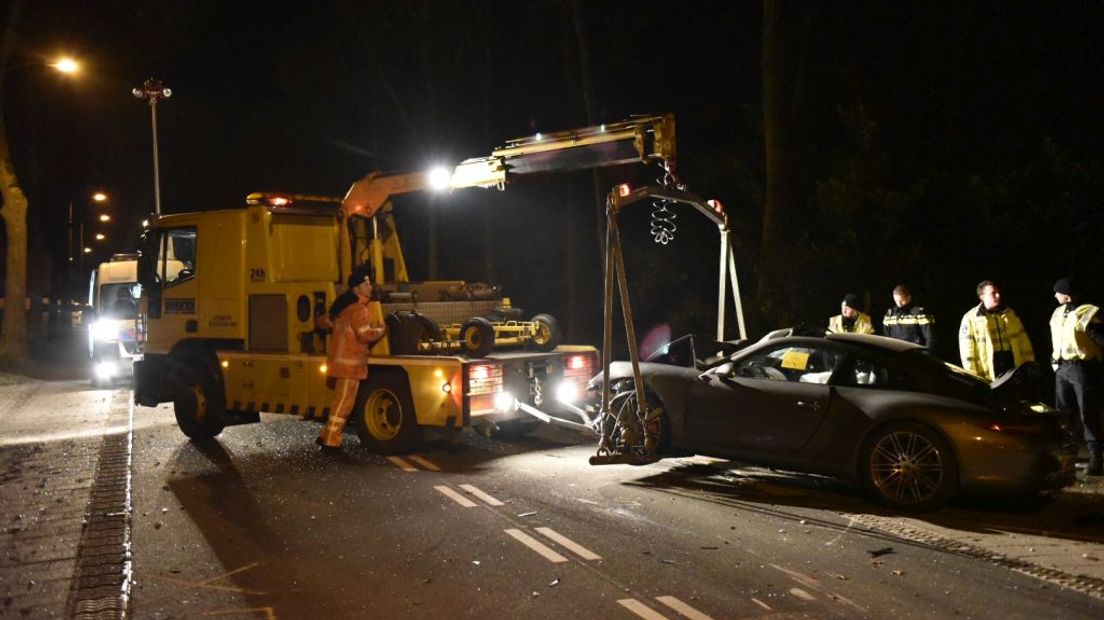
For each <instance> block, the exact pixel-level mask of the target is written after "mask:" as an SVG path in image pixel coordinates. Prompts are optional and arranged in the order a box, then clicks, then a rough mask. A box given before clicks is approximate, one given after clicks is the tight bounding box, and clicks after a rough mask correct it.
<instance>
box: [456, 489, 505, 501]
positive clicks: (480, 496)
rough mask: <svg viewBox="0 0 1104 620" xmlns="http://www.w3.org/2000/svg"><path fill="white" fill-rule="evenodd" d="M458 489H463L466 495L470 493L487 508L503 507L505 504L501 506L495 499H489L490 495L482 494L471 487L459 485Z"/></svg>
mask: <svg viewBox="0 0 1104 620" xmlns="http://www.w3.org/2000/svg"><path fill="white" fill-rule="evenodd" d="M460 488H461V489H464V490H465V491H467V492H468V493H471V494H472V495H474V496H476V497H478V498H479V499H481V500H483V501H484V502H486V503H487V504H488V505H489V506H505V504H503V503H502V502H500V501H498V500H497V499H495V498H493V497H491V496H490V495H488V494H486V493H484V492H483V491H480V490H479V489H477V488H475V487H474V486H473V485H470V484H462V485H460Z"/></svg>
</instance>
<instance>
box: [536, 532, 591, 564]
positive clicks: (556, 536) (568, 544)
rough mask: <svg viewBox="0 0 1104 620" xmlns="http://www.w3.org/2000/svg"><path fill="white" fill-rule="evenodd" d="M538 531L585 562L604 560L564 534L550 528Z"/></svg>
mask: <svg viewBox="0 0 1104 620" xmlns="http://www.w3.org/2000/svg"><path fill="white" fill-rule="evenodd" d="M536 530H537V531H538V532H540V533H541V534H544V536H545V537H546V538H549V539H551V540H552V541H554V542H555V543H556V544H558V545H560V546H561V547H563V548H564V549H567V550H568V551H570V552H572V553H574V554H575V555H577V556H579V557H581V558H583V559H584V560H601V559H602V556H600V555H598V554H597V553H594V552H593V551H591V550H590V549H587V548H586V547H584V546H582V545H580V544H579V543H577V542H575V541H573V540H571V539H570V538H568V537H566V536H564V535H563V534H560V533H559V532H557V531H556V530H553V529H552V528H550V527H538V528H536Z"/></svg>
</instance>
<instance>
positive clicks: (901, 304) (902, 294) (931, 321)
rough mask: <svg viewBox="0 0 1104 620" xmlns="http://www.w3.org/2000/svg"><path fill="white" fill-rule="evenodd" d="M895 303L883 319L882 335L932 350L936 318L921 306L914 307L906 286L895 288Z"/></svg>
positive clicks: (899, 285) (910, 293) (901, 285)
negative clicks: (933, 328) (933, 327)
mask: <svg viewBox="0 0 1104 620" xmlns="http://www.w3.org/2000/svg"><path fill="white" fill-rule="evenodd" d="M893 303H894V304H896V305H895V306H894V307H893V308H890V309H889V310H886V313H885V318H883V319H882V334H883V335H885V336H888V337H890V338H896V339H898V340H907V341H908V342H915V343H916V344H918V345H921V346H925V347H927V348H928V349H932V348H933V346H934V345H933V343H934V338H933V336H932V326H933V325H935V317H934V316H932V315H931V314H928V312H927V311H926V310H924V309H923V308H921V307H920V306H914V305H912V292H911V291H909V289H908V287H907V286H905V285H904V284H898V285H897V286H896V287H894V289H893Z"/></svg>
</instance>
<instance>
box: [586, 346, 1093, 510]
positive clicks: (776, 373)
mask: <svg viewBox="0 0 1104 620" xmlns="http://www.w3.org/2000/svg"><path fill="white" fill-rule="evenodd" d="M673 344H674V343H673ZM689 344H690V345H692V344H693V343H689ZM713 344H714V346H711V347H710V346H703V345H702V344H700V343H699V344H697V346H696V349H701V351H696V350H695V347H694V346H688V343H686V342H682V343H679V344H678V346H673V347H669V348H668V350H667V351H665V352H663V353H661V354H660V355H658V356H655V358H656V359H658V360H660V361H659V362H655V361H651V362H642V363H641V364H640V369H641V376H642V380H643V391H642V393H643V397H644V401H645V402H644V403H643V406H640V405H639V404H638V398H637V391H636V390H635V388H634V381H633V373H632V367H631V365H630V364H629V363H628V362H614V363H613V364H612V365H611V367H610V373H609V374H610V378H611V383H610V389H611V395H612V397H611V398H610V401H609V407H608V410H607V411H604V412H600V413H601V415H600V416H599V418H598V420H597V423H596V426H597V427H598V430H599V432H600V434H601V443H600V445H599V454H598V456H597V457H595V458H594V459H592V462H594V463H605V462H641V461H646V460H654V459H656V458H662V457H664V456H672V455H679V454H701V455H708V456H714V457H721V458H729V459H733V460H738V461H740V462H744V463H750V464H757V465H764V466H769V467H775V468H779V469H786V470H793V471H799V472H811V473H817V474H824V475H830V476H835V477H840V478H845V479H849V480H854V481H856V482H858V483H860V484H862V485H863V486H864V487H865V488H866V489H867V490H868V491H869V492H870V493H871V494H872V496H873V497H874V498H875V499H877V500H879V501H881V502H883V503H884V504H887V505H889V506H891V507H894V508H896V509H901V510H913V511H923V510H931V509H935V508H938V507H940V506H942V505H943V504H945V503H946V502H948V501H949V500H950V499H951V498H952V497H954V496H956V495H957V494H958V493H959V492H966V491H971V490H983V489H984V490H987V491H999V492H1014V493H1018V494H1032V493H1038V492H1041V491H1045V490H1049V489H1055V488H1060V487H1063V486H1066V485H1069V484H1072V483H1073V481H1074V463H1075V459H1076V445H1075V443H1074V441H1073V438H1072V436H1071V435H1070V434H1069V432H1068V431H1067V429H1066V428H1065V427H1064V425H1063V423H1062V419H1061V417H1060V416H1059V414H1058V412H1057V411H1055V410H1054V409H1052V408H1050V407H1048V406H1046V405H1043V404H1041V403H1035V402H1031V401H1030V400H1027V399H1025V394H1026V393H1027V390H1026V389H1025V388H1026V387H1027V385H1028V384H1029V381H1027V380H1026V376H1027V375H1030V374H1031V371H1032V370H1035V371H1036V373H1035V374H1037V368H1031V367H1028V366H1023V367H1021V368H1020V369H1018V370H1017V371H1016V372H1014V373H1009V374H1008V375H1006V376H1004V377H1001V378H1000V379H999V380H998V381H996V382H994V383H992V384H990V383H988V382H987V381H985V380H984V379H981V378H979V377H976V376H974V375H971V374H969V373H967V372H966V371H964V370H962V369H961V368H959V367H957V366H954V365H951V364H947V363H944V362H943V361H941V360H939V359H938V358H936V357H935V356H933V355H932V354H930V353H929V352H928V350H927V349H924V348H922V347H919V346H917V345H914V344H912V343H908V342H903V341H900V340H892V339H889V338H883V337H881V336H862V335H855V334H830V335H827V336H791V335H780V334H777V333H776V334H772V335H770V336H768V337H767V338H764V339H763V340H761V341H760V342H758V343H755V344H752V345H750V346H746V347H744V348H741V349H740V350H737V351H736V352H734V353H730V351H728V350H724V349H723V348H722V346H721V343H713ZM672 351H674V352H675V353H674V354H673V353H672ZM679 352H681V354H680V353H679ZM718 353H719V354H720V355H717V354H718ZM699 356H701V357H699ZM602 381H603V377H602V375H599V376H597V377H595V378H594V379H592V380H591V382H590V384H589V386H588V389H589V395H590V398H591V406H592V408H593V410H594V411H598V410H599V409H601V392H602Z"/></svg>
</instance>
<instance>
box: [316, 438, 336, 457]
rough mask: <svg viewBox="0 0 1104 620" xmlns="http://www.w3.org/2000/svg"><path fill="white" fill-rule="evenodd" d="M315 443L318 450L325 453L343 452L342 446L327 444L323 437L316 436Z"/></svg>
mask: <svg viewBox="0 0 1104 620" xmlns="http://www.w3.org/2000/svg"><path fill="white" fill-rule="evenodd" d="M314 443H315V444H316V445H317V446H318V451H319V452H321V453H322V454H325V455H334V454H341V446H327V445H326V443H325V442H324V441H322V438H321V437H318V438H315V440H314Z"/></svg>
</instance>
